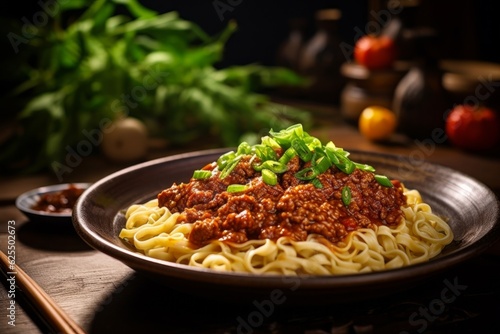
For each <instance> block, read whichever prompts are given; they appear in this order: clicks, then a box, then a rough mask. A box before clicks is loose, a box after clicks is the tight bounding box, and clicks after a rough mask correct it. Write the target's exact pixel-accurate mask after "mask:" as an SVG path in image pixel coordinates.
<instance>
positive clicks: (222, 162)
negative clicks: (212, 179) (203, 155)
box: [217, 151, 236, 170]
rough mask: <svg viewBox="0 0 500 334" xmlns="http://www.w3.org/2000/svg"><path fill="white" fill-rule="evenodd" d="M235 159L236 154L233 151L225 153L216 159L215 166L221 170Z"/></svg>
mask: <svg viewBox="0 0 500 334" xmlns="http://www.w3.org/2000/svg"><path fill="white" fill-rule="evenodd" d="M235 158H236V153H234V152H233V151H229V152H227V153H224V154H223V155H221V156H220V157H219V159H217V166H218V167H219V170H223V169H224V168H225V167H226V166H227V164H228V163H229V162H231V161H233V160H234V159H235Z"/></svg>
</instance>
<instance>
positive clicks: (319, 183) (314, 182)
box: [311, 177, 323, 189]
mask: <svg viewBox="0 0 500 334" xmlns="http://www.w3.org/2000/svg"><path fill="white" fill-rule="evenodd" d="M311 183H312V184H313V186H315V187H316V188H318V189H321V188H323V184H322V183H321V181H320V180H319V179H318V178H317V177H316V178H314V179H312V180H311Z"/></svg>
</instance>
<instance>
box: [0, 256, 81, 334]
mask: <svg viewBox="0 0 500 334" xmlns="http://www.w3.org/2000/svg"><path fill="white" fill-rule="evenodd" d="M0 259H1V261H0V263H1V264H2V268H3V269H4V271H5V274H6V275H7V276H9V275H15V278H16V285H17V286H18V287H19V288H20V289H21V290H22V291H23V292H24V293H25V295H26V297H27V298H28V299H29V300H30V301H31V302H32V303H33V304H34V305H35V306H37V307H38V309H39V310H40V313H41V314H42V315H43V316H44V318H45V320H46V321H47V322H48V323H49V324H50V325H51V326H53V328H54V329H56V330H57V332H60V333H65V334H85V331H84V330H83V329H82V328H81V327H80V326H79V325H78V324H77V323H76V322H75V321H74V320H73V319H71V318H70V317H69V316H68V315H67V314H66V313H65V312H64V311H63V310H62V309H61V308H60V307H59V305H57V304H56V302H55V301H54V300H53V299H52V298H51V297H50V296H49V295H48V294H47V293H46V292H45V291H43V289H42V288H41V287H40V286H39V285H38V284H37V283H36V282H35V281H34V280H33V279H32V278H31V277H30V276H28V274H26V273H25V272H24V271H23V270H22V269H21V268H20V267H19V266H18V265H17V264H13V265H11V263H10V262H9V259H8V257H7V255H5V253H4V252H2V251H0Z"/></svg>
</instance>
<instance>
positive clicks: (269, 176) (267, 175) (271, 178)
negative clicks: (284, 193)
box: [262, 169, 278, 186]
mask: <svg viewBox="0 0 500 334" xmlns="http://www.w3.org/2000/svg"><path fill="white" fill-rule="evenodd" d="M262 181H264V183H265V184H267V185H270V186H275V185H276V184H277V183H278V175H276V173H274V172H273V171H271V170H269V169H263V170H262Z"/></svg>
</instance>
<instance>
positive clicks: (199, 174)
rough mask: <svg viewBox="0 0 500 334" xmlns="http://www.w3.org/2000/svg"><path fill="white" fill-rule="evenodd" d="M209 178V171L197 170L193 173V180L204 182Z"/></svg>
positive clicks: (210, 174) (210, 173)
mask: <svg viewBox="0 0 500 334" xmlns="http://www.w3.org/2000/svg"><path fill="white" fill-rule="evenodd" d="M210 176H212V172H211V171H209V170H201V169H198V170H195V171H194V172H193V179H196V180H205V179H208V178H210Z"/></svg>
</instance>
